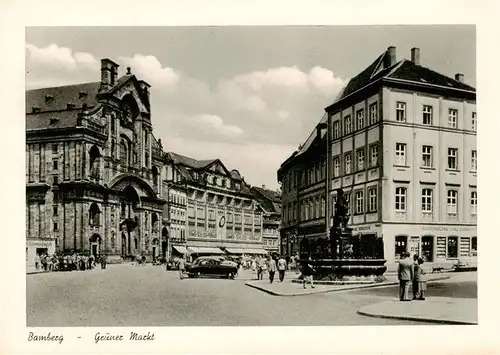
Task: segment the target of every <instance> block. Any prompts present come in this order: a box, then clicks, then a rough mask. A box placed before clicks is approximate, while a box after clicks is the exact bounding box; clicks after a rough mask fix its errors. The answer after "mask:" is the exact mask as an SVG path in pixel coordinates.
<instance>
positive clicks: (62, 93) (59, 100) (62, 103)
mask: <svg viewBox="0 0 500 355" xmlns="http://www.w3.org/2000/svg"><path fill="white" fill-rule="evenodd" d="M100 85H101V83H100V82H95V83H85V84H76V85H66V86H57V87H51V88H43V89H35V90H28V91H26V113H27V114H30V113H32V109H33V107H38V108H39V110H40V112H45V111H62V110H66V109H67V108H68V103H72V104H73V105H75V108H80V109H81V108H82V106H83V104H87V107H89V108H90V107H93V106H95V105H97V100H96V95H97V93H98V91H99V87H100ZM84 93H85V94H86V95H83V94H84ZM50 97H52V98H50Z"/></svg>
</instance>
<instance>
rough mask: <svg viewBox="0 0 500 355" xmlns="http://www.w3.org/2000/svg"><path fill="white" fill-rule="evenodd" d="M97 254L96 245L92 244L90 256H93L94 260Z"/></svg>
mask: <svg viewBox="0 0 500 355" xmlns="http://www.w3.org/2000/svg"><path fill="white" fill-rule="evenodd" d="M97 254H98V247H97V244H95V243H94V244H92V255H94V258H97Z"/></svg>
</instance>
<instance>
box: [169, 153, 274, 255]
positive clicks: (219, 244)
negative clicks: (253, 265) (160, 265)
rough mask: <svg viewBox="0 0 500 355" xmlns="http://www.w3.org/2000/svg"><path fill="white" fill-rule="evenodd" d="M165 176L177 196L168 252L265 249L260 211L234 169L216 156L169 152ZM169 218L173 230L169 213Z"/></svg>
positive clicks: (250, 252) (209, 252)
mask: <svg viewBox="0 0 500 355" xmlns="http://www.w3.org/2000/svg"><path fill="white" fill-rule="evenodd" d="M164 179H165V181H166V183H167V184H169V185H170V186H171V191H172V193H174V194H176V196H178V197H179V198H180V199H181V203H180V204H178V205H176V209H178V211H179V212H180V213H181V214H180V215H179V218H178V220H177V222H178V226H179V236H180V237H179V238H176V239H174V240H173V242H172V244H171V249H170V250H171V251H172V253H174V254H175V253H180V254H185V253H189V254H195V255H196V254H204V253H208V254H213V253H222V250H221V249H224V250H225V251H227V252H229V253H232V254H259V253H260V254H265V253H266V252H265V250H264V249H263V248H262V233H263V232H262V211H261V209H260V208H259V205H258V202H257V201H256V200H255V198H254V197H253V195H252V194H251V193H250V186H249V185H248V184H247V183H246V182H245V180H244V179H243V178H242V177H241V176H240V174H239V172H238V171H237V170H231V171H229V170H228V169H227V168H226V167H225V166H224V164H223V163H222V162H221V161H220V160H219V159H212V160H195V159H192V158H188V157H185V156H182V155H179V154H176V153H173V152H169V153H167V158H166V169H165V176H164ZM181 205H182V207H180V206H181ZM182 219H184V223H185V224H184V226H182V225H181V220H182ZM170 221H171V231H172V226H174V224H173V217H172V215H171V217H170ZM174 241H175V242H174Z"/></svg>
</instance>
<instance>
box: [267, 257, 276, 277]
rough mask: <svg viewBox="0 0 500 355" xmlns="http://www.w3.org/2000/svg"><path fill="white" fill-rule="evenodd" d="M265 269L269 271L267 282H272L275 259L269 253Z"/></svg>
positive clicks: (274, 271)
mask: <svg viewBox="0 0 500 355" xmlns="http://www.w3.org/2000/svg"><path fill="white" fill-rule="evenodd" d="M267 271H268V272H269V283H273V281H274V274H275V273H276V261H275V260H274V259H273V257H272V256H271V255H269V258H268V260H267Z"/></svg>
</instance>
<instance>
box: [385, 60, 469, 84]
mask: <svg viewBox="0 0 500 355" xmlns="http://www.w3.org/2000/svg"><path fill="white" fill-rule="evenodd" d="M387 77H388V78H393V79H403V80H410V81H415V82H418V83H425V84H433V85H440V86H445V87H449V88H453V89H460V90H469V91H476V89H475V88H473V87H472V86H470V85H467V84H465V83H462V82H460V81H457V80H455V79H452V78H449V77H447V76H445V75H443V74H440V73H438V72H435V71H434V70H431V69H429V68H426V67H423V66H421V65H416V64H414V63H413V62H412V61H409V60H404V61H403V64H402V65H401V66H400V67H398V68H397V69H396V70H395V71H394V73H391V74H390V75H388V76H387Z"/></svg>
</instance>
